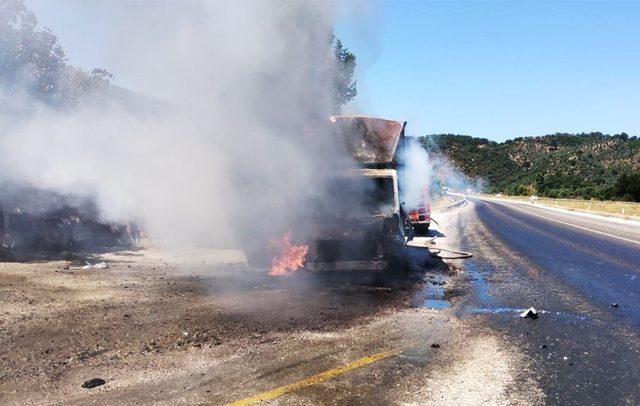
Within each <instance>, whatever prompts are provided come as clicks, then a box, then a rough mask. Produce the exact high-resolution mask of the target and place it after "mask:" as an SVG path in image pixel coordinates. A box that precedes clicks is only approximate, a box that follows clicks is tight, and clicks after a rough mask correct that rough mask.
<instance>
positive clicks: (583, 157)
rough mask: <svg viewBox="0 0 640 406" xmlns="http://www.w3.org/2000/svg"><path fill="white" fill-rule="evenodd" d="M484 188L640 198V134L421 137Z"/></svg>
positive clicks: (559, 195) (512, 192)
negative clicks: (502, 138) (495, 138)
mask: <svg viewBox="0 0 640 406" xmlns="http://www.w3.org/2000/svg"><path fill="white" fill-rule="evenodd" d="M420 141H421V143H422V145H423V146H424V147H425V148H426V149H427V150H429V151H430V152H431V153H435V154H442V155H444V156H446V157H447V158H448V159H449V160H451V162H452V163H453V164H454V165H455V166H456V167H457V168H458V169H460V170H461V171H462V172H463V173H465V174H466V175H467V176H469V177H470V178H473V179H482V180H483V181H484V185H485V187H484V192H486V193H491V194H494V193H503V194H506V195H511V196H527V195H534V194H535V195H539V196H541V197H548V198H554V199H558V198H559V199H570V198H574V199H575V198H579V199H585V200H590V199H598V200H616V201H629V202H640V139H638V138H637V137H635V136H629V135H628V134H626V133H621V134H615V135H608V134H602V133H599V132H593V133H581V134H566V133H556V134H550V135H544V136H540V137H526V138H515V139H513V140H507V141H505V142H495V141H490V140H488V139H486V138H475V137H471V136H467V135H456V134H436V135H429V136H424V137H421V138H420Z"/></svg>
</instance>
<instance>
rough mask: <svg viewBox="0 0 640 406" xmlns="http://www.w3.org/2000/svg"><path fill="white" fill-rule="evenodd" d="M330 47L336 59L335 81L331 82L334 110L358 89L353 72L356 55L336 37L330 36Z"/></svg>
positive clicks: (342, 104)
mask: <svg viewBox="0 0 640 406" xmlns="http://www.w3.org/2000/svg"><path fill="white" fill-rule="evenodd" d="M331 47H332V49H333V55H334V56H335V61H336V73H335V81H334V84H333V103H334V108H335V112H336V113H339V112H340V111H341V110H342V107H343V106H344V105H345V104H347V103H348V102H349V101H350V100H351V99H353V98H354V97H356V95H357V94H358V90H357V88H356V84H357V83H356V81H355V80H353V74H354V72H355V69H356V56H355V55H354V54H353V53H351V52H349V50H348V49H347V48H345V47H344V46H343V45H342V42H341V41H340V40H339V39H337V38H336V37H332V38H331Z"/></svg>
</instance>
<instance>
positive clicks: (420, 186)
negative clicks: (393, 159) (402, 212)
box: [400, 137, 433, 210]
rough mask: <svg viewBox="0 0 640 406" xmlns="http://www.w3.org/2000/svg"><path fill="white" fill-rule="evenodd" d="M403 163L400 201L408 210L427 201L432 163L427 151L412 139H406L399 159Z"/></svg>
mask: <svg viewBox="0 0 640 406" xmlns="http://www.w3.org/2000/svg"><path fill="white" fill-rule="evenodd" d="M400 159H401V162H402V163H403V166H402V170H401V171H400V172H401V173H400V176H401V177H402V178H401V181H402V186H403V188H402V196H401V198H402V201H403V202H404V205H405V208H407V209H409V210H413V209H417V208H419V207H422V206H424V204H425V201H426V200H428V199H429V190H430V184H431V180H432V172H433V167H432V162H431V160H430V159H429V154H428V153H427V151H426V150H425V149H424V148H423V147H422V146H421V145H420V144H419V143H418V141H417V140H415V139H414V138H412V137H409V138H407V142H406V147H405V148H404V149H403V150H402V156H401V157H400Z"/></svg>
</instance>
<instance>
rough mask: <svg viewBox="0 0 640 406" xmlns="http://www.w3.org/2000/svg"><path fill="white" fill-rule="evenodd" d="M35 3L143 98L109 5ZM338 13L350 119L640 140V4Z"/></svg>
mask: <svg viewBox="0 0 640 406" xmlns="http://www.w3.org/2000/svg"><path fill="white" fill-rule="evenodd" d="M176 1H177V0H176ZM27 4H28V5H29V7H31V8H32V9H33V10H34V11H35V12H36V15H37V16H38V18H39V20H40V22H41V24H42V25H44V26H48V27H50V28H51V29H52V30H53V31H54V32H55V33H56V34H57V35H58V37H59V39H60V43H61V44H62V45H63V47H64V48H65V50H66V51H67V54H68V55H69V57H70V60H71V61H72V62H73V63H75V64H78V65H79V66H82V67H84V68H87V69H90V68H93V67H96V66H98V67H104V68H107V69H109V70H111V71H112V72H113V73H114V74H115V75H116V83H117V84H120V85H123V86H125V87H132V88H134V90H135V84H134V83H129V82H128V80H127V75H126V66H123V65H119V66H116V67H115V68H116V69H114V67H113V66H110V55H111V53H113V52H114V49H113V47H117V44H107V42H108V40H107V36H106V34H105V33H106V32H108V31H109V30H113V29H117V27H118V16H117V15H114V14H113V13H111V12H109V5H108V2H107V1H104V0H103V1H100V2H97V3H96V2H92V1H89V0H87V1H84V2H82V1H70V0H57V1H49V0H28V1H27ZM338 4H339V5H338V9H339V10H338V11H339V12H338V19H337V22H336V27H335V31H336V34H337V36H338V37H339V38H340V39H342V41H343V42H344V44H345V46H346V47H348V48H349V49H350V50H351V51H352V52H353V53H354V54H356V56H357V57H358V67H357V80H358V96H357V98H356V100H354V102H353V103H352V104H351V105H349V106H348V108H347V111H348V112H350V113H359V114H365V115H370V116H378V117H385V118H392V119H398V120H406V121H407V122H408V124H407V131H408V133H409V135H424V134H436V133H457V134H468V135H472V136H476V137H485V138H489V139H492V140H496V141H502V140H505V139H509V138H515V137H522V136H535V135H542V134H547V133H554V132H589V131H600V132H603V133H611V134H613V133H619V132H623V131H624V132H627V133H629V134H631V135H640V68H639V67H640V24H638V21H640V1H612V0H607V1H595V0H593V1H577V0H574V1H569V0H567V1H540V0H539V1H506V0H505V1H489V0H487V1H481V0H474V1H384V2H374V1H358V2H356V1H351V2H346V3H345V2H341V3H338ZM131 63H135V61H131Z"/></svg>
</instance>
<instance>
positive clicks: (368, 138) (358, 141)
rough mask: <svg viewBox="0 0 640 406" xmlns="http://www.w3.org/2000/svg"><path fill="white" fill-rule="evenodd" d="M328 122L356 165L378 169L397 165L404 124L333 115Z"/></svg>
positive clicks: (363, 117) (380, 119) (370, 118)
mask: <svg viewBox="0 0 640 406" xmlns="http://www.w3.org/2000/svg"><path fill="white" fill-rule="evenodd" d="M330 121H331V123H332V124H333V126H334V129H335V132H336V135H337V136H338V137H340V138H342V139H344V141H345V145H346V148H347V150H348V151H349V152H351V153H352V154H353V157H354V158H355V160H356V161H358V162H359V163H361V164H363V165H375V166H378V165H391V164H394V163H395V162H396V155H397V152H396V151H397V149H398V146H399V145H401V143H402V142H403V141H402V138H403V137H404V127H405V124H406V122H402V121H394V120H386V119H383V118H375V117H365V116H334V117H331V118H330Z"/></svg>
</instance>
